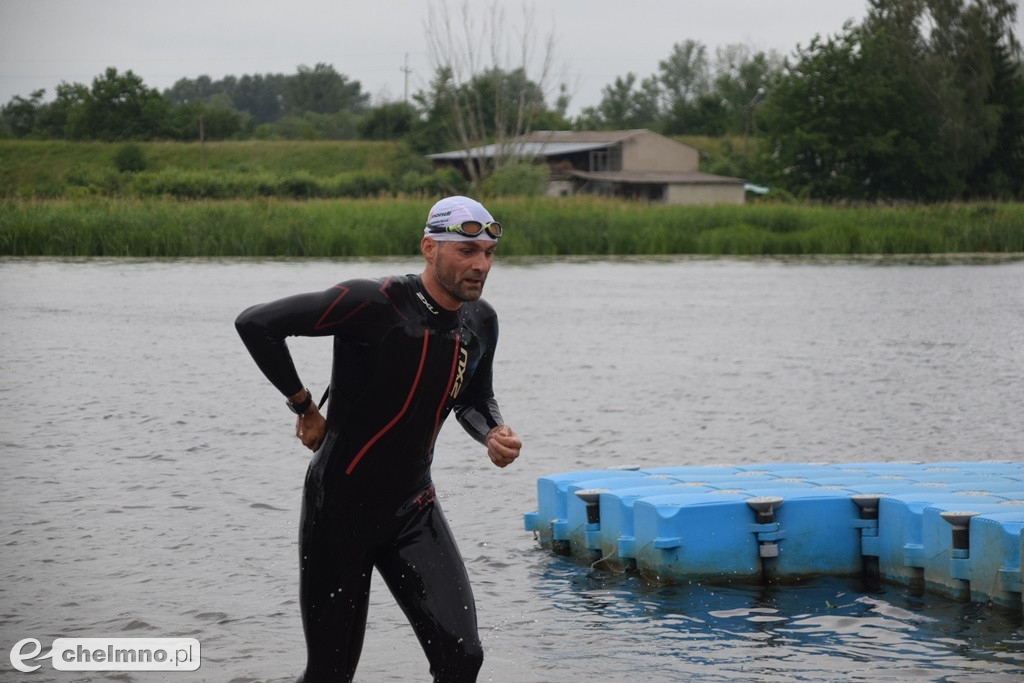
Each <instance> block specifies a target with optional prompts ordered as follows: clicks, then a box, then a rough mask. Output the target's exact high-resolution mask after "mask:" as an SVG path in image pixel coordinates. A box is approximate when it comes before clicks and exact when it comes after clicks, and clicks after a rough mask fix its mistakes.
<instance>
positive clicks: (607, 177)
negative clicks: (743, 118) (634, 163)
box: [571, 171, 746, 185]
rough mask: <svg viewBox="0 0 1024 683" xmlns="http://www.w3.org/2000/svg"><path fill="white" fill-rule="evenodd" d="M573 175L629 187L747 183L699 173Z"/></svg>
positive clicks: (574, 172) (582, 173)
mask: <svg viewBox="0 0 1024 683" xmlns="http://www.w3.org/2000/svg"><path fill="white" fill-rule="evenodd" d="M571 174H572V175H573V176H575V177H577V178H582V179H583V180H593V181H597V182H605V183H624V184H627V185H653V184H668V185H743V184H744V183H745V182H746V181H745V180H742V179H740V178H729V177H727V176H721V175H712V174H711V173H699V172H697V171H683V172H672V171H602V172H598V173H588V172H587V171H571Z"/></svg>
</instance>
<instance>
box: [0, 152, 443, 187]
mask: <svg viewBox="0 0 1024 683" xmlns="http://www.w3.org/2000/svg"><path fill="white" fill-rule="evenodd" d="M131 146H133V147H135V148H137V149H138V151H139V152H140V153H141V158H142V160H143V162H144V166H145V170H143V171H141V172H134V173H126V172H123V171H122V170H120V169H119V166H118V162H117V155H118V153H119V152H120V151H121V150H123V149H124V147H125V145H123V144H114V143H104V142H70V141H66V140H0V197H10V198H49V199H52V198H61V197H80V196H83V195H120V196H124V195H132V194H136V193H138V194H146V193H147V192H148V191H149V190H151V189H152V188H151V186H152V185H153V184H154V183H159V182H170V183H175V182H176V181H178V180H179V179H180V178H182V177H184V178H186V179H187V182H191V183H193V184H195V183H196V182H202V183H205V184H207V185H211V186H213V187H214V188H219V187H221V186H227V187H232V186H234V187H237V186H239V185H246V186H248V185H249V184H252V185H256V184H262V186H263V187H267V186H268V185H269V184H273V183H277V184H278V185H281V184H283V183H287V182H288V181H289V179H292V178H296V177H298V178H301V179H303V180H306V179H312V181H308V180H307V182H315V181H320V182H323V181H327V180H329V179H332V178H335V177H337V176H339V175H340V176H345V175H351V174H365V175H367V176H371V177H384V178H387V179H394V180H397V179H400V178H402V177H403V176H404V175H406V174H408V173H410V172H413V173H419V174H423V175H428V174H429V173H430V171H431V169H430V164H429V163H428V162H427V161H426V159H424V158H423V157H421V156H420V155H418V154H413V153H412V152H410V151H409V150H408V149H407V148H406V147H405V146H404V145H401V144H399V143H396V142H362V141H360V142H350V141H346V142H339V141H293V142H282V141H275V142H265V141H259V140H240V141H225V142H207V143H204V144H200V143H198V142H195V143H183V142H138V143H131ZM140 178H141V179H140ZM224 178H227V180H226V181H225V180H223V179H224ZM137 183H138V184H139V185H141V187H139V188H135V187H134V185H135V184H137ZM179 184H180V183H179ZM157 189H166V188H157ZM283 189H284V193H285V194H287V186H285V187H284V188H283ZM275 191H277V189H276V188H275ZM183 192H187V189H186V190H183ZM170 193H172V194H173V193H174V190H173V189H171V190H170ZM250 194H251V195H255V194H261V192H259V191H258V190H256V191H253V192H251V193H250ZM263 194H266V193H263ZM242 196H244V194H243V195H242Z"/></svg>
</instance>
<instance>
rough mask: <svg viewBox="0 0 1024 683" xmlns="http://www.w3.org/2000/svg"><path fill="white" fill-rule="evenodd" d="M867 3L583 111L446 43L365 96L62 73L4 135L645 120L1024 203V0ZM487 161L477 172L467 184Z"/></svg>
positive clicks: (428, 129) (470, 133) (824, 195)
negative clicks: (1021, 23) (788, 41)
mask: <svg viewBox="0 0 1024 683" xmlns="http://www.w3.org/2000/svg"><path fill="white" fill-rule="evenodd" d="M867 4H868V8H867V13H866V16H865V18H864V20H863V21H861V22H858V23H855V22H848V23H847V24H845V25H844V26H843V27H842V28H841V29H840V30H839V31H838V32H836V33H835V34H833V35H828V36H824V37H823V36H815V37H814V38H813V39H812V40H811V41H810V43H809V44H808V45H806V46H798V47H797V49H796V50H795V51H794V53H793V54H792V55H790V56H788V57H783V56H781V55H779V54H777V53H774V52H763V51H756V50H754V49H752V48H750V47H749V46H745V45H742V44H737V45H728V46H724V47H719V48H717V49H716V50H715V51H714V53H712V52H710V51H709V50H708V48H707V46H706V45H704V44H703V43H701V42H699V41H696V40H684V41H681V42H680V43H677V44H676V45H674V46H673V48H672V51H671V53H670V54H669V55H668V56H666V58H665V59H664V60H661V61H660V62H659V65H658V71H657V72H656V73H653V74H649V75H643V74H635V73H627V74H624V75H622V76H619V77H617V78H616V79H615V80H614V82H613V83H611V84H609V85H607V86H606V87H605V88H604V89H603V91H602V97H601V100H600V102H599V103H598V104H596V105H594V106H590V107H586V108H585V109H583V110H582V112H581V113H580V115H579V116H576V117H569V116H567V114H566V112H567V109H568V104H569V101H570V99H569V97H570V96H569V93H568V91H567V89H566V87H565V86H564V85H563V86H561V88H560V89H559V90H558V92H557V94H551V93H548V92H547V84H546V80H547V78H546V76H545V74H540V75H539V76H538V75H536V74H533V73H530V71H529V70H528V68H527V67H526V65H519V66H513V65H509V64H490V65H489V66H487V67H484V68H481V69H479V70H478V71H475V72H473V73H468V74H466V73H463V71H462V70H460V68H459V65H460V63H462V62H465V61H467V60H465V59H461V58H462V57H464V56H465V55H460V54H458V53H457V51H456V50H457V49H458V48H447V49H449V50H450V51H449V52H442V53H439V54H437V55H436V59H435V60H434V68H435V71H434V74H433V78H432V79H431V81H430V82H429V84H428V86H427V87H426V88H424V89H422V90H420V91H418V92H416V93H415V94H414V95H413V97H412V101H411V102H404V101H401V102H383V103H378V104H375V105H371V103H370V98H369V96H368V95H367V94H366V93H363V92H362V88H361V84H360V83H359V82H358V81H354V80H349V78H348V77H347V76H345V75H344V74H341V73H338V72H337V71H336V70H335V69H334V67H333V66H331V65H328V64H317V65H315V66H314V67H312V68H309V67H305V66H300V67H299V68H298V70H297V73H295V74H291V75H284V74H265V75H245V76H241V77H235V76H228V77H225V78H222V79H220V80H216V81H215V80H212V79H210V78H209V77H207V76H200V77H199V78H195V79H187V78H183V79H181V80H179V81H178V82H177V83H175V84H174V86H173V87H171V88H169V89H167V90H165V91H164V92H163V93H160V92H158V91H157V90H155V89H152V88H148V87H146V86H145V84H144V83H143V81H142V79H141V78H139V77H138V76H137V75H135V74H134V73H133V72H132V71H127V72H124V73H119V72H118V71H117V69H115V68H109V69H107V70H106V72H105V73H104V74H101V75H100V76H97V77H96V78H95V79H94V80H93V83H92V86H91V87H86V86H85V85H83V84H80V83H74V84H67V83H62V84H61V85H59V86H58V87H57V89H56V97H55V98H54V99H53V100H52V101H49V102H47V101H44V96H45V92H44V91H43V90H37V91H35V92H33V93H31V94H30V95H29V96H28V97H21V96H17V97H15V98H13V99H12V100H11V101H10V102H9V103H8V104H7V105H6V106H4V107H3V108H2V110H0V130H2V133H0V134H3V135H7V136H12V137H18V138H50V139H52V138H58V139H60V138H64V139H73V140H83V139H84V140H88V139H95V140H125V139H133V140H140V139H143V140H144V139H172V140H198V139H205V140H217V139H230V138H259V139H280V138H283V139H363V140H401V141H404V142H405V143H406V144H407V145H408V146H409V147H410V148H411V149H413V150H414V151H417V152H419V153H429V152H437V151H444V150H448V149H462V148H469V147H472V146H474V145H484V144H489V143H497V142H501V141H504V140H507V139H514V136H515V135H516V134H519V133H522V132H528V131H529V130H568V129H577V130H595V129H596V130H615V129H624V128H649V129H651V130H654V131H656V132H660V133H663V134H666V135H676V136H684V135H701V136H715V137H720V136H731V137H730V139H731V140H732V141H733V142H732V143H730V144H732V145H733V147H732V153H731V154H729V155H727V156H726V157H725V158H724V160H722V161H720V162H719V163H718V164H717V165H716V166H715V167H713V168H706V169H705V170H708V171H710V172H715V173H720V174H723V175H733V176H739V177H744V178H747V179H750V180H752V181H754V182H757V183H760V184H765V185H770V186H772V187H773V188H781V189H783V190H784V191H786V192H788V193H791V194H793V195H795V196H799V197H807V198H816V199H826V200H853V201H862V200H866V201H880V200H881V201H890V200H919V201H922V200H923V201H939V200H953V199H972V198H999V199H1012V198H1016V199H1024V61H1022V52H1021V46H1020V43H1019V42H1018V40H1017V37H1016V36H1015V35H1014V33H1013V27H1014V22H1015V19H1016V12H1017V5H1016V3H1015V2H1012V0H867ZM442 33H443V32H442V31H441V30H438V31H437V32H436V34H435V35H434V38H435V40H436V39H437V38H438V37H442V35H441V34H442ZM436 42H437V43H439V44H444V45H449V43H448V42H447V41H443V40H441V41H436ZM470 57H472V55H470ZM468 61H469V62H472V61H473V60H472V59H470V60H468ZM549 100H550V101H549ZM736 140H742V142H741V143H739V144H736V143H735V141H736ZM501 161H502V160H501V159H496V160H495V162H497V163H500V162H501ZM506 161H507V160H506ZM495 162H487V163H495ZM493 170H495V169H494V168H490V169H488V168H486V167H485V166H481V167H480V168H478V169H476V168H474V172H475V173H476V174H477V175H475V176H474V177H473V180H474V182H477V181H479V182H482V181H483V180H485V179H486V177H487V175H488V173H489V172H493Z"/></svg>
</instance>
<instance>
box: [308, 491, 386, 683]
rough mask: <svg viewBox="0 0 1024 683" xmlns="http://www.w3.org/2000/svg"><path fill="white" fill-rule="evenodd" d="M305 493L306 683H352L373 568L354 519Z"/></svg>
mask: <svg viewBox="0 0 1024 683" xmlns="http://www.w3.org/2000/svg"><path fill="white" fill-rule="evenodd" d="M316 499H317V496H316V495H315V493H311V492H310V491H308V490H307V491H306V494H305V496H304V498H303V509H302V521H301V523H300V527H301V529H300V535H299V567H300V569H299V602H300V607H301V609H302V628H303V631H304V632H305V635H306V672H305V674H304V676H303V677H301V678H300V679H299V681H300V682H302V683H318V682H319V681H332V682H334V681H351V680H352V678H353V676H354V675H355V671H356V665H357V664H358V663H359V655H360V652H361V651H362V648H363V634H364V633H365V630H366V612H367V607H368V605H369V597H370V576H371V572H372V571H373V564H372V562H371V561H370V560H369V559H368V557H367V548H365V547H360V546H361V544H360V543H359V541H358V536H357V534H355V533H353V531H352V529H351V528H350V525H351V524H353V523H354V520H353V519H352V518H351V516H350V515H343V514H340V513H339V512H337V511H331V512H328V511H325V510H323V509H317V508H316V507H315V503H313V502H312V501H315V500H316Z"/></svg>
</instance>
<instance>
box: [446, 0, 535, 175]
mask: <svg viewBox="0 0 1024 683" xmlns="http://www.w3.org/2000/svg"><path fill="white" fill-rule="evenodd" d="M426 35H427V42H428V47H429V51H430V59H431V66H432V68H433V69H434V72H435V74H436V75H437V79H438V81H440V82H441V83H442V85H441V87H439V89H438V95H439V96H441V97H443V98H445V99H446V100H447V102H446V104H447V108H448V110H449V112H450V117H449V120H448V126H449V131H448V134H449V137H450V139H451V141H452V143H453V144H454V145H455V146H456V148H457V149H460V150H464V151H465V153H466V155H467V156H466V169H467V172H468V174H469V179H470V182H471V183H472V184H473V185H474V186H475V187H479V186H480V184H481V183H482V182H483V181H484V180H486V179H487V177H488V176H489V175H490V174H491V173H493V172H494V171H497V170H499V169H501V168H502V167H503V166H505V165H507V164H510V163H517V162H519V161H520V160H521V159H522V153H521V152H522V146H521V144H520V143H517V142H516V138H518V137H521V136H523V135H526V134H527V133H529V132H531V131H532V130H533V125H534V123H535V121H536V117H537V115H538V114H539V113H541V112H543V111H545V109H546V107H545V103H544V100H545V95H546V94H549V93H548V90H549V89H550V86H551V79H552V72H553V70H554V66H553V65H554V53H555V39H554V33H553V31H552V32H551V33H549V34H548V35H547V36H546V38H545V39H544V43H543V47H542V48H541V51H540V52H539V53H538V50H537V47H536V42H535V41H536V40H537V38H536V37H537V35H538V33H537V31H536V27H535V24H534V12H533V10H532V8H528V7H526V6H525V5H524V7H523V12H522V23H521V25H519V26H514V25H513V24H512V23H511V22H508V21H506V18H505V13H504V11H503V10H502V9H501V8H499V7H498V3H497V2H496V1H494V2H492V3H491V4H490V5H489V6H488V7H487V8H486V9H485V10H484V11H483V12H482V13H481V14H480V16H475V15H474V13H473V11H471V10H470V5H469V2H468V1H464V2H463V4H462V6H461V9H460V12H459V15H458V16H454V17H453V15H452V13H451V12H450V11H449V8H448V5H447V2H446V1H445V0H438V1H437V2H435V3H432V4H431V5H430V9H429V14H428V19H427V22H426ZM484 147H487V149H486V150H484V149H483V148H484Z"/></svg>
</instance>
